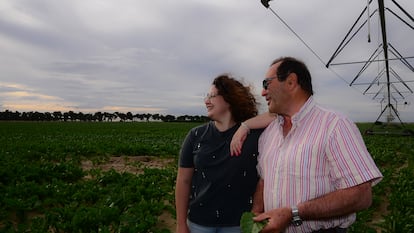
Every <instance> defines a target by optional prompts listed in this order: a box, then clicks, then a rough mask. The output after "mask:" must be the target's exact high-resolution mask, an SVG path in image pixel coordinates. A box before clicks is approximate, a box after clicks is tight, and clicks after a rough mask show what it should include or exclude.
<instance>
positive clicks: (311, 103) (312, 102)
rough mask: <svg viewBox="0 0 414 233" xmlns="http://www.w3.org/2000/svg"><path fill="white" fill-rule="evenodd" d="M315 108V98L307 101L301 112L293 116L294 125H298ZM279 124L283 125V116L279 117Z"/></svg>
mask: <svg viewBox="0 0 414 233" xmlns="http://www.w3.org/2000/svg"><path fill="white" fill-rule="evenodd" d="M314 106H315V100H314V98H313V96H310V97H309V98H308V100H306V102H305V104H304V105H303V106H302V107H301V108H300V109H299V112H297V113H295V114H294V115H293V116H292V118H291V119H292V125H297V124H298V123H299V122H300V121H301V120H302V119H303V118H304V117H305V116H306V115H307V114H308V113H309V112H310V111H311V110H312V108H313V107H314ZM278 119H279V124H280V125H283V122H284V119H283V117H282V116H278Z"/></svg>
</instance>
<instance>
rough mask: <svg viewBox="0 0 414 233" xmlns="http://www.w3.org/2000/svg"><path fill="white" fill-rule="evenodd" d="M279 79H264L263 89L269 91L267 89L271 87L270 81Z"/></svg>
mask: <svg viewBox="0 0 414 233" xmlns="http://www.w3.org/2000/svg"><path fill="white" fill-rule="evenodd" d="M275 78H277V77H270V78H265V79H263V83H262V85H263V89H265V90H267V88H268V87H269V84H270V81H272V80H273V79H275Z"/></svg>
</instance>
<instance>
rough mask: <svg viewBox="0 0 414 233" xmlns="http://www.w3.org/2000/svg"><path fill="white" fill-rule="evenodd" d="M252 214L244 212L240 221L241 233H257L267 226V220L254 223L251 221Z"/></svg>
mask: <svg viewBox="0 0 414 233" xmlns="http://www.w3.org/2000/svg"><path fill="white" fill-rule="evenodd" d="M253 217H254V214H253V213H252V212H244V213H243V215H242V216H241V219H240V227H241V230H242V233H259V232H260V231H261V230H262V229H263V228H264V227H265V226H266V224H267V222H268V220H267V219H266V220H263V221H261V222H255V221H254V220H253Z"/></svg>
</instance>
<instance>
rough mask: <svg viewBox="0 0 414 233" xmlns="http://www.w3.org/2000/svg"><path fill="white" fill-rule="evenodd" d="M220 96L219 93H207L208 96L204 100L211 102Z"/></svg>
mask: <svg viewBox="0 0 414 233" xmlns="http://www.w3.org/2000/svg"><path fill="white" fill-rule="evenodd" d="M218 95H219V94H217V93H207V94H206V96H205V97H204V100H210V99H211V98H214V97H216V96H218Z"/></svg>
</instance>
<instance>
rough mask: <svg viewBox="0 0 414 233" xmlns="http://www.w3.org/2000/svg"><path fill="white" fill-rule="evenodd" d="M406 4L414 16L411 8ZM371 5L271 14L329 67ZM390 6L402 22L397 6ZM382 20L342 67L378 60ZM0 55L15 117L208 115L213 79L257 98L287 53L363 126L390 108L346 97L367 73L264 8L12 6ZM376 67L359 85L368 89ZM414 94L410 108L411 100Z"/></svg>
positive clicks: (315, 4)
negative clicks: (243, 87) (234, 82)
mask: <svg viewBox="0 0 414 233" xmlns="http://www.w3.org/2000/svg"><path fill="white" fill-rule="evenodd" d="M398 2H399V3H400V5H401V6H403V7H405V9H406V11H407V12H409V13H411V14H412V13H413V12H414V3H413V2H412V1H409V0H399V1H398ZM365 4H366V2H363V1H362V2H361V1H346V2H340V3H339V2H335V1H327V0H315V1H312V3H308V2H303V1H272V2H271V7H272V9H274V10H275V11H276V12H277V13H278V14H279V15H280V16H281V17H283V18H284V19H285V20H286V22H288V23H289V25H290V26H291V27H292V28H294V30H295V31H296V32H297V33H298V34H300V36H301V37H302V38H303V39H304V40H305V41H306V42H307V43H308V44H309V45H310V46H311V47H312V49H314V51H316V52H317V53H318V55H319V56H320V57H321V58H322V59H323V60H324V61H325V62H326V61H327V60H328V59H329V58H330V56H331V55H332V53H333V52H334V50H335V49H336V47H337V46H338V44H339V42H340V41H341V40H342V38H343V36H344V35H345V33H346V32H347V30H348V29H349V28H350V27H351V25H352V24H353V23H354V21H355V20H356V17H358V15H359V14H360V13H361V11H362V9H363V8H364V7H365ZM387 6H388V7H390V9H393V10H394V11H395V12H399V11H398V9H396V7H395V6H394V5H393V4H392V3H391V2H389V3H388V2H387ZM375 7H376V4H373V6H372V8H371V10H372V11H373V10H374V8H375ZM400 16H401V17H404V15H402V14H400ZM387 18H388V19H389V24H387V29H388V35H389V40H390V42H391V43H392V44H393V45H395V47H396V48H398V50H399V51H400V52H401V54H403V55H404V56H412V55H413V53H414V45H413V44H412V42H411V39H410V38H413V34H414V33H413V30H412V29H411V28H409V27H408V26H406V25H405V24H403V23H401V22H399V20H398V19H396V17H395V16H392V15H390V14H387ZM376 19H377V18H375V20H374V19H373V20H371V35H372V42H371V43H370V44H368V43H367V33H368V31H367V29H365V28H364V29H363V30H361V32H360V33H359V34H358V35H357V36H356V37H355V40H354V41H352V42H351V43H350V44H349V45H348V47H347V48H346V49H344V51H343V53H342V54H340V56H338V58H337V59H338V60H337V61H338V62H343V61H354V60H365V59H367V58H368V57H369V55H370V54H371V53H372V52H373V49H375V48H376V47H377V46H378V43H380V42H381V41H380V40H379V39H380V37H379V36H378V35H379V34H378V21H377V20H376ZM0 50H1V51H2V53H1V54H0V62H1V63H2V66H0V91H1V93H2V94H1V95H0V104H1V105H2V108H11V110H19V111H25V110H26V111H30V110H34V111H36V110H38V109H41V110H44V109H48V108H62V109H63V110H64V109H69V108H72V109H74V110H79V111H84V112H88V111H97V110H108V111H111V110H116V109H119V110H122V111H133V112H145V111H153V112H159V113H163V114H176V115H179V114H197V115H203V114H205V108H204V104H203V101H202V96H203V93H205V92H206V91H207V90H208V88H209V86H210V83H211V81H212V80H213V78H214V77H215V76H217V75H218V74H221V73H228V72H230V73H232V74H234V75H235V76H236V77H240V78H241V79H243V80H244V81H245V83H246V84H252V85H254V86H255V87H256V92H257V95H258V96H259V95H260V90H261V89H260V88H261V87H260V82H261V80H262V79H263V76H264V73H265V71H266V69H267V66H268V65H269V63H270V62H271V60H273V59H274V58H277V57H279V56H282V55H292V56H296V57H298V58H301V59H302V60H304V61H305V62H306V63H307V64H308V66H309V68H310V69H311V72H312V74H313V77H314V86H315V91H316V97H317V99H318V100H319V101H320V102H321V103H323V104H325V105H327V106H329V107H332V108H335V109H337V110H338V111H341V112H344V113H346V114H348V115H350V116H351V118H352V119H354V120H357V121H372V120H375V118H376V117H377V115H378V114H379V112H380V110H381V107H382V106H381V104H380V103H378V102H376V101H373V100H372V99H371V97H370V96H366V95H365V96H364V95H362V92H363V91H364V88H366V86H365V87H363V86H352V87H349V85H348V84H349V83H350V82H351V80H352V79H353V77H355V74H356V73H357V72H358V71H359V69H360V67H361V66H358V65H351V66H331V69H330V70H328V69H326V68H325V67H324V65H323V64H321V62H319V61H318V60H317V59H316V57H315V56H314V55H313V54H312V53H311V52H310V51H309V50H308V49H307V48H306V47H305V46H304V45H303V44H302V43H301V42H300V41H299V39H297V38H296V37H295V36H294V35H293V34H292V33H291V32H290V31H289V30H288V29H287V28H286V27H285V26H284V25H283V24H282V23H281V22H280V21H279V20H278V19H277V18H276V17H275V16H274V15H273V14H272V13H271V12H270V11H269V10H267V9H265V8H264V7H263V6H261V4H260V2H259V1H257V2H255V1H236V0H230V1H218V0H215V1H199V0H196V1H194V0H181V1H161V0H140V1H133V0H121V1H93V0H86V1H84V0H74V1H53V0H36V1H23V0H21V1H15V0H6V1H2V3H0ZM409 61H410V62H411V63H413V62H412V59H411V60H409ZM377 67H378V66H374V65H372V67H370V69H369V70H367V71H369V73H367V74H366V75H365V74H364V76H363V77H361V82H362V81H363V82H370V81H371V80H372V78H373V77H375V75H376V74H377V73H378V68H377ZM393 69H395V70H396V72H397V73H398V74H400V76H401V77H403V79H404V80H414V77H413V72H411V71H409V70H407V68H406V67H404V66H403V65H401V64H395V63H394V62H393ZM334 72H335V73H334ZM409 84H410V87H411V88H413V86H414V85H412V84H413V83H409ZM17 87H18V88H17ZM397 88H398V89H404V86H398V87H397ZM16 89H18V90H16ZM413 89H414V88H413ZM373 91H378V89H375V90H374V89H373ZM30 96H33V98H30ZM407 96H408V97H407V99H405V100H404V101H405V102H407V103H411V102H413V101H412V95H407ZM260 98H261V97H259V99H260ZM33 99H36V100H37V102H36V103H34V102H32V101H30V100H33ZM261 101H262V100H261ZM413 105H414V103H413V104H410V105H402V106H401V107H399V110H400V111H401V113H402V118H403V119H404V120H407V121H414V118H413V116H414V114H413V113H414V107H413ZM31 108H33V109H31ZM35 108H36V109H35ZM262 108H263V110H265V108H266V106H264V107H263V106H262ZM54 110H61V109H50V111H54Z"/></svg>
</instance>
